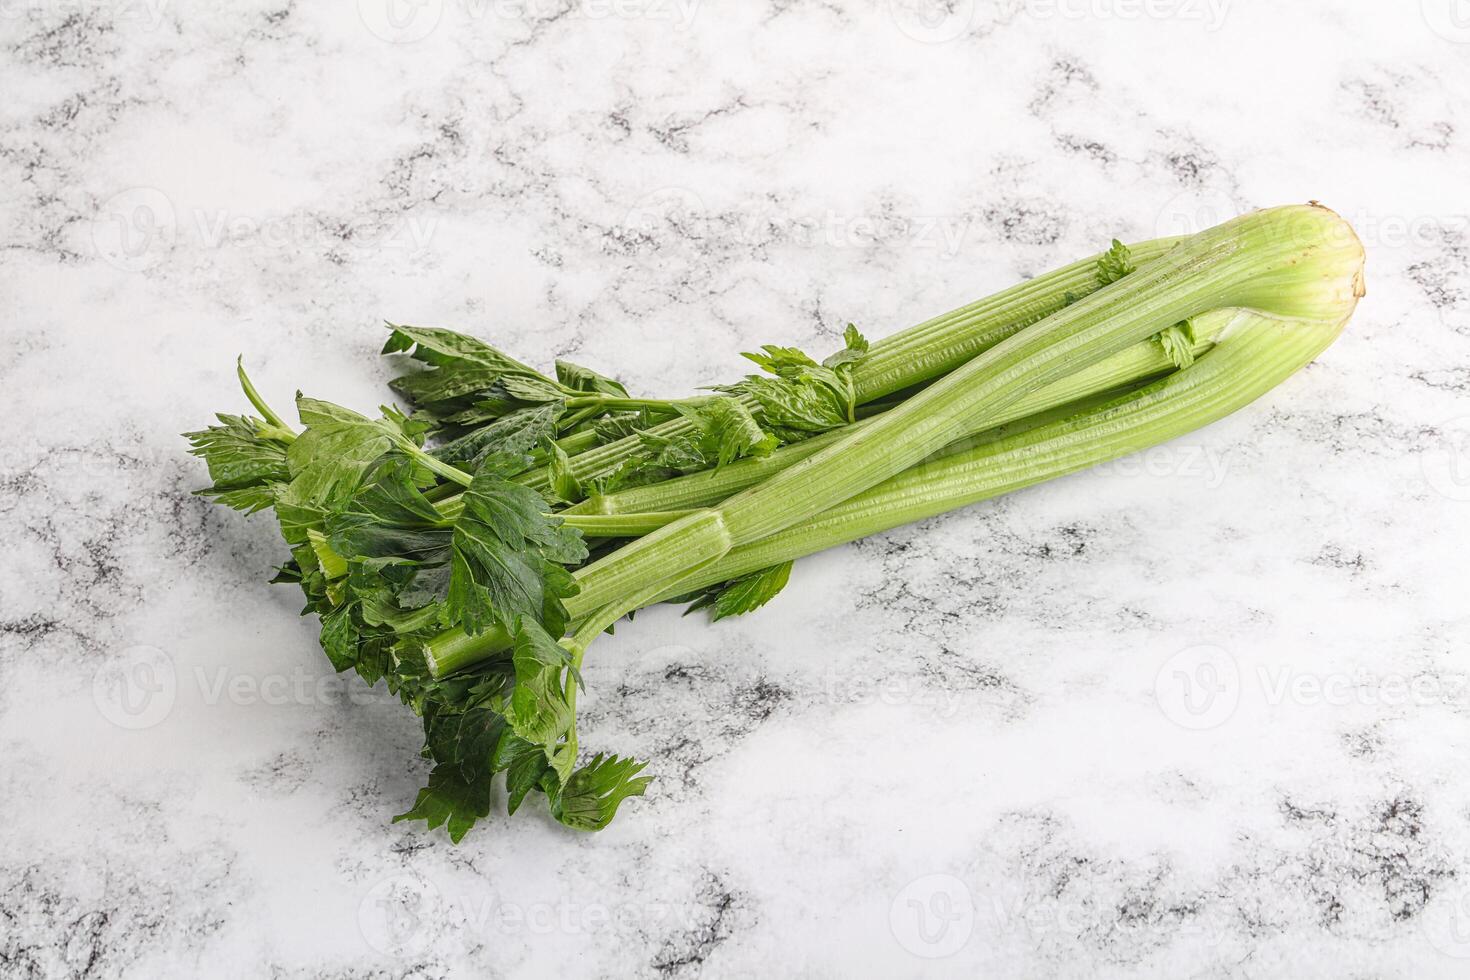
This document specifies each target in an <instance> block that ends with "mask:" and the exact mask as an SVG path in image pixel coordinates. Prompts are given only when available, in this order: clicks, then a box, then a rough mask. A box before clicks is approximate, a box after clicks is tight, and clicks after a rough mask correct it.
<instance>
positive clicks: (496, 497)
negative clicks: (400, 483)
mask: <svg viewBox="0 0 1470 980" xmlns="http://www.w3.org/2000/svg"><path fill="white" fill-rule="evenodd" d="M507 469H508V467H506V466H504V465H503V464H502V458H501V457H498V456H492V457H490V458H489V459H487V460H486V461H485V462H484V463H482V464H481V465H480V469H479V471H478V472H477V473H476V474H475V478H474V482H473V483H472V484H471V485H470V487H469V489H467V490H466V491H465V492H464V496H463V503H464V511H463V514H462V515H461V517H460V518H459V520H458V521H456V522H455V525H454V537H453V559H452V561H453V573H452V575H451V577H450V583H449V594H448V597H447V605H448V610H449V614H450V616H451V617H452V618H453V619H454V621H455V622H456V623H459V624H460V625H462V626H463V627H464V628H465V631H466V632H469V633H472V634H473V633H478V632H481V631H483V630H485V629H488V628H489V627H491V626H499V627H500V628H501V629H503V630H505V631H506V632H507V633H509V634H511V635H514V634H516V632H517V631H518V630H519V629H520V626H521V622H522V619H523V617H529V618H531V619H533V620H535V621H538V622H540V621H541V620H542V619H543V618H544V615H545V611H546V609H547V606H548V602H555V601H557V600H560V599H565V598H567V597H569V596H570V595H572V594H573V592H574V591H575V586H574V585H572V584H571V581H570V579H569V578H567V577H563V576H558V575H557V574H556V573H555V572H554V571H553V569H552V568H551V567H550V566H552V565H558V564H559V565H571V564H576V563H578V562H580V561H582V560H584V559H585V558H586V557H587V547H586V545H585V544H583V542H582V535H581V533H580V532H578V531H577V530H575V529H573V528H569V527H567V526H566V525H564V524H563V523H562V521H561V520H560V519H558V518H553V517H548V516H547V511H548V510H549V507H548V505H547V503H546V501H545V500H543V499H542V498H541V496H540V495H539V494H537V493H536V492H535V491H534V490H532V489H530V488H529V487H526V486H523V485H521V484H517V483H512V482H510V481H509V480H508V479H506V475H507Z"/></svg>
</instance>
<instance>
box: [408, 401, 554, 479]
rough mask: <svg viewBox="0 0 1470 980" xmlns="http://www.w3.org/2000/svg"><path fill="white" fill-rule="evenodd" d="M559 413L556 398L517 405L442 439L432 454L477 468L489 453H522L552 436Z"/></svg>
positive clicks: (520, 454)
mask: <svg viewBox="0 0 1470 980" xmlns="http://www.w3.org/2000/svg"><path fill="white" fill-rule="evenodd" d="M561 414H562V406H561V404H560V403H559V402H549V403H546V404H542V405H536V406H533V407H531V408H525V409H521V410H520V411H517V412H513V413H511V414H510V415H506V416H505V417H503V418H499V419H497V420H496V421H494V422H492V423H490V424H489V425H486V426H483V427H482V428H479V429H476V430H475V431H473V432H469V433H466V434H465V435H463V436H460V437H459V438H458V439H455V440H453V441H452V442H448V443H445V444H444V445H443V446H440V447H439V448H438V449H436V450H434V451H433V454H432V455H433V456H434V457H435V458H436V459H439V460H442V461H444V462H446V463H450V464H452V465H454V466H468V467H469V468H471V469H476V468H478V465H479V463H480V462H481V461H482V460H483V459H484V458H485V457H486V456H488V455H490V454H491V453H499V454H502V455H506V456H524V455H526V454H527V453H529V452H530V451H531V450H532V449H534V448H535V447H536V446H538V445H540V444H541V443H542V442H544V441H545V440H547V439H554V438H556V423H557V420H558V419H560V418H561Z"/></svg>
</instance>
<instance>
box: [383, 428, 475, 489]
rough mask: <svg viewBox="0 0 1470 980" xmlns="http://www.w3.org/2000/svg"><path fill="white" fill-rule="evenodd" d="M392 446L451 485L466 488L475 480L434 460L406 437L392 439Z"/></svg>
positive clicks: (452, 467) (455, 467)
mask: <svg viewBox="0 0 1470 980" xmlns="http://www.w3.org/2000/svg"><path fill="white" fill-rule="evenodd" d="M393 444H394V445H396V446H397V447H398V448H399V449H402V450H403V451H404V452H406V453H408V454H409V455H410V456H412V457H413V458H414V459H416V460H418V461H419V462H420V463H423V464H424V466H425V467H426V468H427V469H428V470H430V471H431V472H432V473H434V474H435V475H436V476H441V477H443V478H444V479H446V480H448V481H450V482H451V483H457V484H459V485H460V486H462V487H468V486H469V485H470V484H471V483H474V482H475V478H474V477H473V476H471V475H470V474H468V473H466V472H465V471H464V470H462V469H460V468H459V467H457V466H451V465H450V464H448V463H446V462H444V461H443V460H441V459H436V458H434V457H433V456H431V455H430V454H428V453H426V452H424V450H423V447H421V446H419V445H418V444H416V443H415V442H414V441H413V440H412V439H409V438H407V437H406V436H403V437H399V438H396V439H394V440H393Z"/></svg>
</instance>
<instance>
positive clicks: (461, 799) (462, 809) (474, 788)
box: [393, 766, 493, 844]
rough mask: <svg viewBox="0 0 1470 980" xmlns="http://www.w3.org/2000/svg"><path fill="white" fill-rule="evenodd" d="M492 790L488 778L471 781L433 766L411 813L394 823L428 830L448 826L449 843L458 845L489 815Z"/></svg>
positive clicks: (449, 769) (456, 771) (451, 770)
mask: <svg viewBox="0 0 1470 980" xmlns="http://www.w3.org/2000/svg"><path fill="white" fill-rule="evenodd" d="M492 790H493V782H492V780H491V779H490V778H488V777H487V778H485V779H474V780H470V779H466V778H465V776H464V775H463V773H461V772H460V770H459V769H457V768H455V767H452V766H435V767H434V769H433V771H431V772H430V773H429V785H427V786H425V787H424V788H423V789H421V790H419V793H418V798H417V799H415V800H414V804H413V807H412V809H410V810H408V811H407V812H405V813H400V814H398V815H397V816H396V817H394V818H393V822H394V823H398V822H399V821H400V820H422V821H424V823H426V824H427V825H428V828H429V829H430V830H437V829H438V828H440V827H444V826H445V825H446V824H447V825H448V826H447V827H445V829H446V830H448V831H449V839H450V840H451V841H453V842H454V843H456V844H458V843H459V842H460V841H462V840H464V836H465V834H468V833H469V832H470V828H471V827H473V826H474V825H475V823H476V822H477V821H479V820H481V819H483V818H484V817H487V816H489V815H490V794H491V792H492Z"/></svg>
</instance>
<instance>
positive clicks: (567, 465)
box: [548, 442, 586, 504]
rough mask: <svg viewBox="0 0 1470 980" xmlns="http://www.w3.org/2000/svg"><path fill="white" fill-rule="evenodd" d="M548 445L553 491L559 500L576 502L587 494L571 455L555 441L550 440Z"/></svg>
mask: <svg viewBox="0 0 1470 980" xmlns="http://www.w3.org/2000/svg"><path fill="white" fill-rule="evenodd" d="M548 447H549V453H550V456H551V462H550V464H549V467H548V472H549V474H550V476H551V492H552V494H553V495H554V496H555V497H556V499H557V500H561V501H565V502H566V503H569V504H571V503H576V502H577V501H579V500H581V499H582V498H583V497H585V496H586V492H585V491H584V490H583V489H582V483H581V481H580V480H578V479H577V474H576V473H574V472H573V471H572V460H571V457H569V456H568V455H567V454H566V450H564V449H562V448H561V447H560V446H558V445H557V444H556V443H554V442H548Z"/></svg>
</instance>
